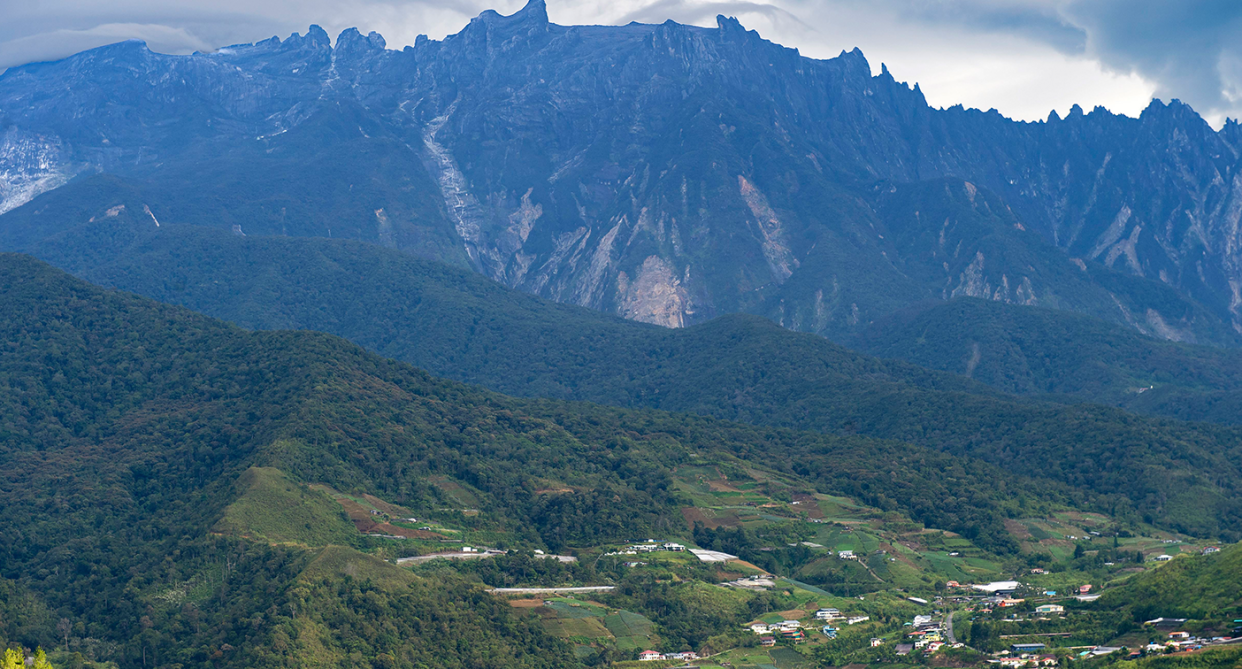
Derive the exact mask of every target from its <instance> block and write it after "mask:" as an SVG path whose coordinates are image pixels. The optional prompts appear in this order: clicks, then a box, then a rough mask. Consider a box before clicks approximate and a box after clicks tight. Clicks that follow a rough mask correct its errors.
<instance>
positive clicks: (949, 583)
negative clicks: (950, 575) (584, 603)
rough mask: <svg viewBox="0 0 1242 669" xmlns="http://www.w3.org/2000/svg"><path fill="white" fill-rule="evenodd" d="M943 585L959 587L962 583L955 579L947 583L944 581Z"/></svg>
mask: <svg viewBox="0 0 1242 669" xmlns="http://www.w3.org/2000/svg"><path fill="white" fill-rule="evenodd" d="M944 587H946V588H960V587H962V584H961V583H958V582H957V581H949V582H948V583H945V584H944Z"/></svg>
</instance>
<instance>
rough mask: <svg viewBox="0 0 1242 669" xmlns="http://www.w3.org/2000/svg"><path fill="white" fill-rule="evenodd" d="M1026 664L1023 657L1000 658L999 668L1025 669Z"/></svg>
mask: <svg viewBox="0 0 1242 669" xmlns="http://www.w3.org/2000/svg"><path fill="white" fill-rule="evenodd" d="M1026 663H1027V659H1026V658H1024V657H1002V658H1001V660H1000V666H1002V667H1007V668H1008V669H1018V667H1025V666H1026Z"/></svg>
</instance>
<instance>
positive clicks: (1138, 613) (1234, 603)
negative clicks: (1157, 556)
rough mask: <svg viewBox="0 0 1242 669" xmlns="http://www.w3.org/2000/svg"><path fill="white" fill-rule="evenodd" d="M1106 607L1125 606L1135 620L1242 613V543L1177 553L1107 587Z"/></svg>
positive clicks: (1103, 601) (1226, 617)
mask: <svg viewBox="0 0 1242 669" xmlns="http://www.w3.org/2000/svg"><path fill="white" fill-rule="evenodd" d="M1100 603H1101V604H1102V605H1104V606H1111V607H1116V608H1125V609H1127V610H1129V611H1131V612H1132V613H1133V614H1134V617H1135V619H1136V620H1150V619H1153V618H1159V617H1166V618H1194V619H1200V620H1202V619H1209V618H1212V619H1224V620H1225V621H1226V622H1227V621H1228V620H1230V619H1233V618H1240V617H1242V544H1234V545H1233V546H1229V547H1227V548H1225V549H1224V550H1222V551H1220V552H1219V553H1215V554H1212V555H1203V556H1194V557H1181V556H1179V557H1177V558H1174V559H1173V560H1171V561H1169V562H1168V563H1166V564H1162V565H1159V566H1158V567H1156V568H1155V569H1149V570H1147V571H1145V572H1143V573H1141V574H1138V575H1136V576H1134V577H1133V578H1132V579H1130V580H1128V581H1126V582H1125V583H1124V584H1123V585H1122V586H1121V587H1118V588H1112V589H1109V590H1106V591H1105V593H1104V595H1103V596H1102V597H1101V599H1100Z"/></svg>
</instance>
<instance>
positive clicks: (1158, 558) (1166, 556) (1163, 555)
mask: <svg viewBox="0 0 1242 669" xmlns="http://www.w3.org/2000/svg"><path fill="white" fill-rule="evenodd" d="M1172 559H1173V556H1172V555H1169V554H1168V553H1161V554H1160V555H1157V556H1156V557H1155V560H1156V562H1168V561H1169V560H1172Z"/></svg>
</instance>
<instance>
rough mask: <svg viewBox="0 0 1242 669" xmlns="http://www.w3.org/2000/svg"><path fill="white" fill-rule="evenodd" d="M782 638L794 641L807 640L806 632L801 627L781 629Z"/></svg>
mask: <svg viewBox="0 0 1242 669" xmlns="http://www.w3.org/2000/svg"><path fill="white" fill-rule="evenodd" d="M781 638H782V639H784V640H786V641H792V642H794V643H802V642H803V641H804V640H806V633H805V632H803V631H802V630H800V629H783V630H781Z"/></svg>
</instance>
